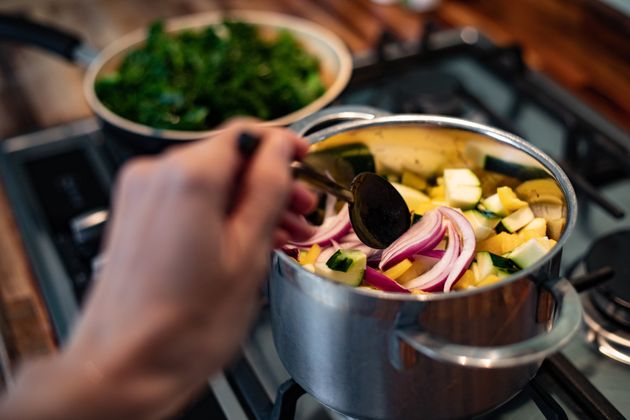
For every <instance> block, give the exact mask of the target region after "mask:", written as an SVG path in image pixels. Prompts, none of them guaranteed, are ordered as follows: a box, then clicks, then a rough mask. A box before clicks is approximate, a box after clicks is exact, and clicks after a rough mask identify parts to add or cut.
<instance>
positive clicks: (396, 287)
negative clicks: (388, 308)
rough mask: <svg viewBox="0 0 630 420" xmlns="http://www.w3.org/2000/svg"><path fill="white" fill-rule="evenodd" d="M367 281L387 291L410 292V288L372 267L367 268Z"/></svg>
mask: <svg viewBox="0 0 630 420" xmlns="http://www.w3.org/2000/svg"><path fill="white" fill-rule="evenodd" d="M365 282H366V283H367V284H369V285H370V286H373V287H376V288H377V289H379V290H384V291H386V292H398V293H410V292H409V290H407V289H406V288H404V287H403V286H401V285H400V284H398V283H397V282H396V281H394V280H393V279H391V278H390V277H387V276H386V275H385V274H383V273H382V272H380V271H378V270H375V269H374V268H372V267H367V268H366V269H365Z"/></svg>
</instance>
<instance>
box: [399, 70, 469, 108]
mask: <svg viewBox="0 0 630 420" xmlns="http://www.w3.org/2000/svg"><path fill="white" fill-rule="evenodd" d="M412 78H413V82H412V84H413V88H412V89H409V87H408V86H401V87H400V91H399V95H400V96H399V97H400V98H403V100H402V101H401V110H402V112H405V113H422V114H439V115H451V116H459V115H461V114H462V112H463V102H462V100H461V96H460V95H459V93H460V90H461V87H462V85H461V82H460V81H459V80H458V79H457V78H456V77H455V76H452V75H450V74H448V73H442V72H438V71H420V72H416V73H414V74H413V77H412Z"/></svg>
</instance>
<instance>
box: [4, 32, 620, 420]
mask: <svg viewBox="0 0 630 420" xmlns="http://www.w3.org/2000/svg"><path fill="white" fill-rule="evenodd" d="M421 45H424V48H425V53H423V54H417V52H414V51H415V50H414V51H412V52H410V48H412V49H417V48H418V45H414V46H411V47H410V46H402V47H401V46H398V47H396V48H389V47H388V48H383V49H382V51H381V56H382V57H381V58H383V57H385V60H383V63H381V65H379V66H375V65H374V64H373V61H374V57H357V59H356V71H355V73H356V74H355V77H354V78H353V80H352V82H351V85H350V86H349V88H348V89H347V91H346V92H345V93H344V94H343V95H342V96H341V97H340V99H339V100H338V104H361V105H371V106H374V107H377V108H380V109H383V110H386V111H390V112H394V113H401V112H406V113H443V114H449V115H454V116H458V117H462V118H465V119H469V120H473V121H477V122H481V123H486V124H489V125H493V126H497V127H500V128H504V129H506V130H508V131H511V132H514V133H516V134H519V135H520V136H522V137H523V138H525V139H526V140H528V141H530V142H531V143H533V144H534V145H536V146H538V147H539V148H541V149H542V150H544V151H545V152H547V153H548V154H550V155H551V156H552V157H553V158H555V159H557V160H558V161H561V162H562V164H563V165H564V166H565V168H566V169H567V170H568V171H569V175H570V176H573V177H572V178H571V179H572V181H573V182H574V185H576V184H577V186H578V187H580V188H578V193H579V216H578V224H577V226H576V229H575V231H574V233H573V235H572V237H571V238H570V239H569V241H568V242H567V244H566V246H565V249H564V250H563V272H564V273H565V274H573V272H574V268H575V267H576V266H577V264H576V263H577V262H578V261H579V260H580V258H581V257H582V256H584V255H585V253H586V252H587V251H588V249H589V247H590V246H591V244H592V243H593V242H594V241H595V240H596V239H597V238H600V237H602V236H603V235H605V234H608V233H611V232H615V231H619V230H621V229H627V228H630V217H625V218H619V217H613V215H612V214H615V213H616V215H617V216H620V215H621V213H623V212H625V213H626V214H630V178H628V176H627V174H628V170H627V167H623V160H624V159H625V156H630V152H628V150H630V138H629V137H628V136H627V135H626V134H625V133H623V132H621V131H619V130H618V129H617V128H615V127H613V126H611V125H610V124H608V123H606V122H605V121H604V120H603V119H602V118H601V117H600V116H598V115H597V114H595V113H594V112H592V111H591V110H589V109H588V108H586V107H584V106H583V105H582V104H580V103H579V102H578V101H576V100H575V99H574V98H571V97H570V96H569V95H568V94H567V93H566V92H564V91H562V90H561V89H559V88H558V87H557V86H556V85H554V84H552V83H550V82H549V81H547V80H546V79H545V78H544V77H543V76H540V75H538V74H535V73H532V72H524V71H523V70H522V68H521V66H522V63H520V64H519V60H518V59H515V58H514V57H515V56H514V53H513V51H510V50H505V51H504V52H505V54H504V55H503V56H501V55H498V54H496V53H495V52H496V48H495V47H493V46H492V45H491V44H490V43H489V42H488V41H487V40H484V39H483V38H482V37H481V35H480V34H477V33H476V32H475V31H473V30H471V29H465V30H463V31H459V32H453V31H451V32H449V33H447V32H437V33H435V36H433V37H432V38H429V39H423V40H422V42H421ZM472 47H475V48H474V53H471V52H470V51H469V49H471V48H472ZM431 50H433V51H435V52H436V53H435V54H432V53H427V51H428V52H431ZM484 54H485V55H484ZM388 57H389V58H388ZM497 60H498V61H497ZM501 60H503V61H506V60H507V61H508V63H507V64H505V63H503V64H501V63H500V62H501ZM510 60H515V62H514V63H510V62H509V61H510ZM495 62H496V63H498V64H496V66H498V67H496V68H495V67H492V65H491V64H490V63H495ZM366 63H367V64H366ZM498 69H499V70H501V69H502V71H503V73H507V74H508V76H507V77H505V74H503V73H501V71H499V70H498ZM506 69H507V71H506ZM515 72H516V73H519V72H521V73H522V74H519V75H518V78H516V79H511V77H512V75H513V74H514V73H515ZM532 80H533V81H535V82H536V83H537V84H538V85H537V86H544V87H546V89H541V90H543V91H545V90H546V91H547V93H550V94H552V95H554V97H556V98H560V99H561V101H560V102H561V103H562V104H564V105H566V108H564V107H558V104H557V103H555V104H554V103H547V102H545V100H544V97H542V99H541V96H540V94H541V92H538V91H535V90H532V89H531V88H530V89H529V90H528V89H527V87H528V85H527V84H526V83H529V82H532ZM524 92H525V93H524ZM566 109H570V110H571V115H572V116H573V118H575V116H578V117H579V119H578V121H580V123H579V124H578V125H577V126H576V125H575V124H574V122H575V121H573V120H571V119H568V118H567V117H566V116H565V115H563V112H564V111H565V110H566ZM602 122H603V125H598V124H600V123H602ZM593 125H598V127H600V128H601V130H600V131H598V134H596V135H594V134H593V132H592V130H590V128H591V127H592V126H593ZM576 127H577V128H576ZM593 137H595V140H597V141H595V140H594V139H593ZM604 137H606V138H609V139H610V138H614V140H615V141H616V143H615V145H614V146H612V147H613V148H614V147H617V148H618V150H619V151H620V153H619V155H620V156H621V159H620V158H619V156H614V157H609V156H608V155H606V154H604V153H603V152H602V150H603V149H606V150H610V147H611V146H610V144H609V143H606V142H604V143H602V138H604ZM593 142H595V143H596V144H597V145H598V146H597V147H594V146H593ZM0 152H1V153H0V170H2V175H3V179H4V181H5V184H6V188H7V192H8V194H9V197H10V199H11V203H12V206H13V207H14V209H15V212H16V215H17V219H18V224H19V228H20V230H21V232H22V235H23V239H24V242H25V245H26V248H27V250H28V251H29V256H30V258H31V262H32V264H33V269H34V272H35V275H36V277H37V279H38V281H39V283H40V286H41V288H42V292H43V294H44V297H45V300H46V303H47V305H48V308H49V310H50V312H51V315H52V319H53V322H54V326H55V330H56V332H57V334H58V336H59V337H60V338H61V339H62V340H63V338H64V337H66V336H67V334H68V333H69V331H70V329H71V326H72V322H73V321H74V320H75V319H76V316H77V313H78V311H79V308H80V301H81V298H82V296H83V294H84V293H85V290H86V289H87V287H89V283H90V275H91V264H92V258H93V257H94V256H95V254H96V252H97V245H96V242H95V241H93V240H92V241H86V242H84V243H82V244H81V245H77V244H76V241H75V238H74V237H73V233H72V230H71V229H70V226H69V224H70V221H71V220H72V219H73V218H74V217H76V216H78V215H80V214H84V213H85V212H90V211H94V210H98V209H103V208H107V206H108V202H109V198H108V194H109V191H110V189H111V185H112V183H113V180H114V177H115V174H116V171H117V169H118V167H119V165H120V164H121V163H122V162H124V161H125V160H126V159H127V158H129V157H130V156H132V155H133V153H132V152H131V151H130V150H129V149H128V148H127V147H126V146H125V145H124V144H123V143H120V142H118V141H117V140H116V139H111V138H108V136H107V135H106V134H105V133H103V132H102V131H101V130H100V128H99V126H98V124H97V122H96V121H95V120H93V119H87V120H83V121H79V122H76V123H72V124H68V125H64V126H60V127H55V128H52V129H48V130H44V131H40V132H36V133H32V134H28V135H24V136H19V137H16V138H13V139H8V140H5V141H3V142H2V143H0ZM620 161H621V163H620ZM584 179H586V180H587V181H588V183H589V185H594V187H593V188H594V189H595V191H596V193H593V191H590V192H589V191H588V186H589V185H587V186H586V187H583V182H584ZM594 194H595V195H596V196H594ZM597 194H599V195H597ZM593 198H594V199H595V201H594V200H593ZM596 201H599V202H600V204H597V203H596ZM602 201H604V202H603V204H602ZM605 208H606V209H607V210H604V209H605ZM629 280H630V279H629ZM584 337H585V335H584V334H580V335H578V336H576V337H575V338H574V339H573V340H572V341H571V343H570V344H569V345H568V346H567V347H566V348H565V349H564V351H563V354H564V355H565V356H566V357H567V358H568V359H570V360H571V361H572V362H573V364H574V365H575V366H577V367H578V369H579V370H580V371H581V372H582V373H583V374H584V375H586V376H587V377H588V378H589V379H590V380H591V381H592V382H593V384H594V385H595V386H596V387H597V388H598V389H599V390H600V391H601V392H602V393H603V394H604V395H605V397H606V398H608V400H609V401H610V402H612V404H613V405H614V406H615V407H617V409H618V410H619V411H621V413H623V414H624V415H625V416H630V398H628V396H629V395H630V366H628V365H624V364H621V363H618V362H615V361H613V360H610V359H608V358H605V357H602V356H601V355H600V354H598V353H597V352H595V351H594V350H593V346H592V345H591V344H587V343H586V340H585V338H584ZM244 355H245V357H246V359H247V360H248V361H249V362H250V364H251V365H252V368H253V369H254V371H255V372H256V374H257V375H258V377H259V380H260V381H261V383H262V385H263V387H264V389H265V390H266V392H267V393H268V397H269V398H271V399H273V397H274V395H275V393H276V390H277V389H278V386H279V385H280V384H282V383H283V382H285V381H286V380H287V379H288V378H289V375H288V374H287V373H286V371H285V370H284V368H283V366H282V364H281V362H280V361H279V359H278V356H277V354H276V351H275V348H274V345H273V341H272V337H271V326H270V324H269V321H268V318H267V316H266V314H265V312H264V311H263V313H262V314H261V317H260V319H259V322H258V324H257V326H256V328H255V329H254V331H253V333H252V337H251V340H250V342H249V343H248V344H247V345H246V346H245V348H244ZM552 382H553V381H550V380H549V378H545V377H544V375H543V376H542V377H541V378H540V383H541V384H543V386H544V387H545V388H547V389H548V390H549V392H550V393H551V394H552V395H553V396H554V397H555V399H556V400H557V402H558V403H559V404H560V405H561V406H562V408H563V409H564V410H565V412H566V414H567V416H568V418H590V417H591V416H590V414H588V413H585V412H584V411H583V410H582V408H581V407H578V406H576V404H575V403H572V402H571V398H566V395H563V394H566V390H564V389H562V388H559V387H558V386H557V385H553V383H552ZM211 383H212V389H213V390H214V391H215V394H216V395H217V398H218V403H219V404H220V405H221V406H222V407H223V411H224V412H225V413H226V414H227V417H228V418H242V417H241V416H243V415H244V411H243V408H242V407H240V403H239V400H238V398H237V396H236V395H235V393H234V391H233V390H232V389H231V387H230V385H229V383H228V381H227V380H226V377H225V376H224V375H219V376H217V378H214V379H213V380H212V381H211ZM296 418H303V419H320V418H322V419H323V418H340V416H339V415H338V414H335V413H333V412H331V411H330V410H327V409H325V408H323V407H322V406H321V405H320V404H319V403H317V402H316V401H315V400H314V399H313V398H312V397H310V396H308V395H306V396H304V397H302V398H300V400H299V404H298V411H297V416H296ZM486 418H510V419H512V418H519V419H521V418H522V419H538V418H545V416H544V415H543V414H542V412H541V410H540V409H539V408H538V407H537V405H536V404H535V402H534V400H532V398H529V397H528V396H527V395H525V394H520V395H519V396H517V397H516V398H515V399H513V400H512V401H510V402H509V403H507V404H506V405H505V406H504V407H502V408H500V409H498V410H497V411H494V412H493V413H492V414H490V415H488V416H486Z"/></svg>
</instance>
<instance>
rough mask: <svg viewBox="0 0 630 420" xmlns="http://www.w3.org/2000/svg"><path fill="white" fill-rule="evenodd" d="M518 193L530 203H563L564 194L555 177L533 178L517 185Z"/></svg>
mask: <svg viewBox="0 0 630 420" xmlns="http://www.w3.org/2000/svg"><path fill="white" fill-rule="evenodd" d="M516 194H518V196H519V197H520V198H522V199H523V200H525V201H527V202H528V203H530V204H533V203H552V204H560V205H562V204H563V202H564V195H563V194H562V191H561V190H560V187H558V184H556V182H555V181H554V180H553V179H549V178H547V179H533V180H530V181H525V182H523V183H522V184H521V185H519V186H518V187H516Z"/></svg>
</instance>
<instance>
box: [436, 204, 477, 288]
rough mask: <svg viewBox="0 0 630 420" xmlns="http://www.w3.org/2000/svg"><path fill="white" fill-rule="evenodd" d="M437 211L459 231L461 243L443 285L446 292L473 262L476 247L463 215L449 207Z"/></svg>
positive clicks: (467, 222)
mask: <svg viewBox="0 0 630 420" xmlns="http://www.w3.org/2000/svg"><path fill="white" fill-rule="evenodd" d="M439 210H440V212H441V213H442V214H443V215H444V217H446V218H448V219H449V220H450V221H451V222H452V223H453V225H454V226H455V227H456V229H457V230H458V231H459V234H460V235H461V236H462V241H463V245H462V247H461V251H460V253H459V256H458V258H457V260H456V261H454V263H453V265H452V266H451V270H450V272H449V274H448V278H447V279H446V282H445V283H444V291H445V292H448V291H450V290H451V287H452V286H453V284H454V283H455V282H456V281H457V280H458V279H459V278H460V277H461V275H462V274H463V273H464V271H466V269H467V268H468V266H469V265H470V263H471V261H472V260H473V258H474V256H475V246H476V245H477V242H476V241H475V232H474V230H473V228H472V226H471V225H470V222H469V221H468V219H466V217H464V215H463V214H461V213H460V212H458V211H457V210H454V209H452V208H450V207H439ZM449 238H450V236H449Z"/></svg>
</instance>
